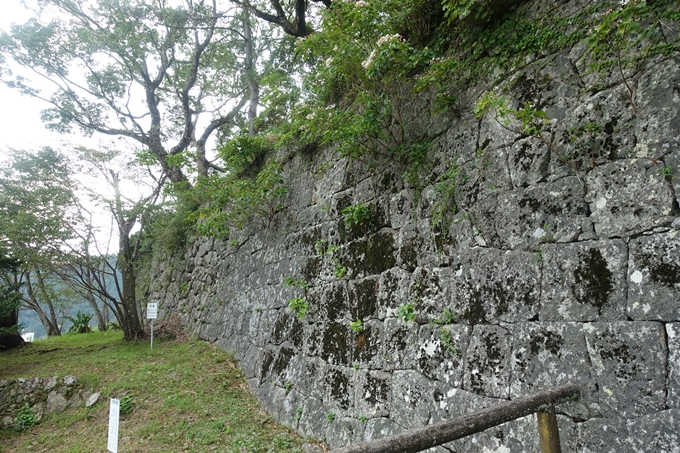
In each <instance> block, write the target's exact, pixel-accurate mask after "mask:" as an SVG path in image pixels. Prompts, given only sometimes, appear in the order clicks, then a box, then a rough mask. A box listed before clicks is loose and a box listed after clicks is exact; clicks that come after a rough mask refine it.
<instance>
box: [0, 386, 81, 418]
mask: <svg viewBox="0 0 680 453" xmlns="http://www.w3.org/2000/svg"><path fill="white" fill-rule="evenodd" d="M92 395H93V394H92V392H88V391H86V390H83V389H82V388H81V386H80V384H79V383H78V379H76V378H75V377H73V376H66V377H63V378H58V377H49V378H31V379H2V380H0V429H10V428H15V426H16V418H17V415H18V413H19V411H20V409H22V408H23V407H24V406H26V405H28V406H29V407H31V408H32V409H33V411H34V412H33V413H34V415H35V418H36V421H38V422H39V421H40V420H42V419H43V418H44V417H47V416H50V415H52V414H55V413H59V412H62V411H64V410H65V409H67V408H75V407H78V406H81V405H83V404H84V403H85V402H86V401H87V400H88V398H90V397H91V396H92Z"/></svg>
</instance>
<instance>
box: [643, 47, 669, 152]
mask: <svg viewBox="0 0 680 453" xmlns="http://www.w3.org/2000/svg"><path fill="white" fill-rule="evenodd" d="M678 85H680V67H679V66H678V62H677V60H676V59H668V60H665V61H662V62H660V63H655V64H654V66H653V67H652V68H650V70H649V71H646V72H645V73H643V74H642V77H641V78H640V81H639V82H638V85H637V86H638V89H637V90H636V93H635V94H636V96H635V102H636V103H637V106H638V109H639V110H640V111H643V112H644V115H640V116H639V119H638V121H636V123H635V135H636V137H637V139H638V144H637V147H636V151H638V152H640V153H644V155H643V156H640V157H649V158H652V159H659V157H661V156H662V155H664V154H667V153H668V152H669V151H671V149H672V148H673V147H677V145H678V143H679V141H680V99H679V98H678V95H677V87H678Z"/></svg>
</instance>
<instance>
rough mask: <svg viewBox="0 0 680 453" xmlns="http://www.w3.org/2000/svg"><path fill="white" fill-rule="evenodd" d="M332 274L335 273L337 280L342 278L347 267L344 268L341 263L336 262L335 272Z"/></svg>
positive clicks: (345, 273)
mask: <svg viewBox="0 0 680 453" xmlns="http://www.w3.org/2000/svg"><path fill="white" fill-rule="evenodd" d="M334 275H335V278H337V279H338V280H340V279H341V278H343V277H344V276H345V275H347V268H346V267H345V266H343V265H341V264H337V265H336V266H335V273H334Z"/></svg>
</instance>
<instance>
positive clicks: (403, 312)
mask: <svg viewBox="0 0 680 453" xmlns="http://www.w3.org/2000/svg"><path fill="white" fill-rule="evenodd" d="M397 316H398V317H399V318H400V319H401V320H402V321H404V322H409V321H415V320H416V318H417V317H418V314H417V313H416V307H415V306H414V305H413V304H404V305H401V306H400V307H399V314H398V315H397Z"/></svg>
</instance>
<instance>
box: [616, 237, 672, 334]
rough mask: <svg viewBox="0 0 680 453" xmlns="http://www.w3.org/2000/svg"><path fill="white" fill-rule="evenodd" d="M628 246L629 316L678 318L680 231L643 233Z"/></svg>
mask: <svg viewBox="0 0 680 453" xmlns="http://www.w3.org/2000/svg"><path fill="white" fill-rule="evenodd" d="M629 247H630V259H629V261H628V316H629V317H630V318H632V319H641V320H658V321H680V231H678V230H675V229H673V230H671V231H670V232H668V233H663V234H655V235H651V236H642V237H639V238H637V239H633V240H631V241H630V243H629Z"/></svg>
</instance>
